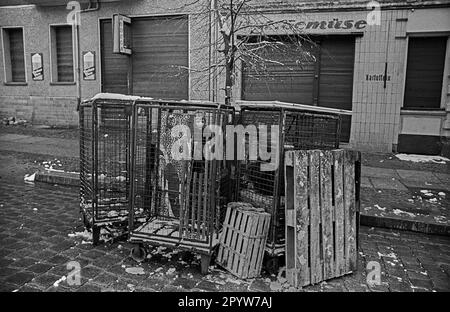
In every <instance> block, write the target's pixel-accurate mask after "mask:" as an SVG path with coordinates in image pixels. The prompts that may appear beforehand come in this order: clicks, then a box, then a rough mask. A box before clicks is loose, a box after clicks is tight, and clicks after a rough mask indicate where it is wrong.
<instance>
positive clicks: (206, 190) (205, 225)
mask: <svg viewBox="0 0 450 312" xmlns="http://www.w3.org/2000/svg"><path fill="white" fill-rule="evenodd" d="M208 168H209V163H208V162H207V161H205V182H204V194H205V195H204V197H203V235H205V236H209V228H208V226H209V222H208V209H209V200H208V199H209V196H208V193H209V191H210V185H209V170H208Z"/></svg>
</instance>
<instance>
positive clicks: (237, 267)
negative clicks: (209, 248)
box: [216, 203, 270, 279]
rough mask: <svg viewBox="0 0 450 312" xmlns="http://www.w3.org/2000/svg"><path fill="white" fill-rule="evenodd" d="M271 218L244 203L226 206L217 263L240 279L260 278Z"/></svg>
mask: <svg viewBox="0 0 450 312" xmlns="http://www.w3.org/2000/svg"><path fill="white" fill-rule="evenodd" d="M269 225H270V214H268V213H266V212H264V209H261V208H260V209H255V208H253V207H252V206H251V205H250V204H246V203H229V204H228V208H227V213H226V216H225V221H224V224H223V230H222V233H221V236H220V238H219V252H218V256H217V259H216V262H217V263H218V264H219V265H220V266H222V267H224V268H225V269H226V270H228V271H229V272H230V273H231V274H233V275H235V276H237V277H239V278H244V279H245V278H254V277H257V276H259V274H260V272H261V267H262V261H263V257H264V250H265V246H266V240H267V235H268V233H269Z"/></svg>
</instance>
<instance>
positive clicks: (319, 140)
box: [236, 101, 351, 272]
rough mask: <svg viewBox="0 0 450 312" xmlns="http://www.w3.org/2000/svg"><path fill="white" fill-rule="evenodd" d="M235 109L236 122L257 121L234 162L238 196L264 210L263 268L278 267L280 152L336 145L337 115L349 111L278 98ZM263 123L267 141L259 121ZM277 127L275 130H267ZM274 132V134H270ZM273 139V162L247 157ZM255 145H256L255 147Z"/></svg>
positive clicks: (241, 103)
mask: <svg viewBox="0 0 450 312" xmlns="http://www.w3.org/2000/svg"><path fill="white" fill-rule="evenodd" d="M237 107H239V110H240V114H239V117H238V122H237V123H239V124H241V125H242V126H244V127H248V126H251V125H254V126H256V128H257V132H258V134H257V135H258V138H257V140H252V142H250V141H249V138H250V137H249V136H247V137H246V144H245V145H246V146H245V159H244V160H243V161H240V165H239V166H238V173H237V175H238V177H239V178H238V179H237V188H236V189H237V196H238V200H239V201H243V202H248V203H251V204H252V205H254V206H255V207H261V208H264V209H265V210H266V212H269V213H270V214H271V215H272V217H271V225H270V230H269V237H268V239H267V245H266V261H265V267H266V269H268V270H269V271H270V272H276V271H278V266H279V263H278V261H279V256H281V255H283V254H284V250H285V249H284V248H285V233H284V223H285V212H284V169H283V168H284V163H283V162H284V155H285V151H286V150H292V149H296V150H298V149H334V148H338V147H339V137H340V122H341V117H340V115H341V114H351V113H350V112H348V111H343V110H337V109H329V108H323V107H314V106H308V105H301V104H291V103H282V102H264V101H256V102H247V101H239V102H237ZM260 125H263V126H266V129H267V133H266V134H265V136H266V137H267V140H264V139H261V138H262V137H263V135H264V134H263V133H262V132H261V130H260V128H259V126H260ZM272 126H278V129H279V131H278V134H274V133H271V128H272ZM274 135H275V136H274ZM272 140H278V142H279V144H278V147H279V148H278V155H277V156H278V166H276V167H274V168H273V169H272V170H267V168H266V169H262V168H263V167H262V165H264V164H266V163H267V162H268V161H267V160H264V159H262V158H260V157H259V156H258V157H257V158H256V159H255V158H254V157H253V159H251V157H249V151H250V150H251V148H256V150H258V151H261V150H263V151H271V147H270V146H271V143H272ZM255 145H256V146H255Z"/></svg>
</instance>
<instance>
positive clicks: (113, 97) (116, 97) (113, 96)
mask: <svg viewBox="0 0 450 312" xmlns="http://www.w3.org/2000/svg"><path fill="white" fill-rule="evenodd" d="M95 99H104V100H123V101H136V100H144V101H150V100H153V98H151V97H141V96H136V95H124V94H119V93H97V94H96V95H95V96H94V97H93V98H92V99H91V100H95Z"/></svg>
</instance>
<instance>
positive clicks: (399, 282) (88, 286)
mask: <svg viewBox="0 0 450 312" xmlns="http://www.w3.org/2000/svg"><path fill="white" fill-rule="evenodd" d="M82 231H83V228H82V226H81V221H80V220H79V215H78V193H77V190H76V189H73V188H72V189H70V188H63V187H60V186H52V185H27V184H23V183H10V184H8V182H5V180H2V182H0V290H2V291H17V290H18V291H298V290H295V289H293V288H290V287H289V286H288V285H287V283H286V280H285V279H284V278H283V277H282V275H280V276H278V277H277V276H273V275H272V276H271V275H268V274H266V273H264V274H263V276H262V277H261V278H258V279H253V280H248V281H241V280H238V279H236V278H234V277H232V276H231V275H230V274H228V273H226V272H225V271H223V270H221V269H220V268H219V267H216V266H212V267H211V268H210V271H211V273H210V274H208V275H206V276H202V275H201V274H200V272H199V262H200V261H199V259H198V258H197V256H196V255H193V254H190V253H185V252H177V251H171V250H168V249H165V250H164V249H163V248H154V249H153V251H152V253H151V254H152V257H151V258H150V259H148V260H147V261H145V262H144V263H143V264H142V265H140V268H141V269H136V267H138V265H137V264H136V263H135V262H134V261H133V260H131V259H129V257H128V254H129V250H130V245H129V244H127V243H125V242H115V243H104V244H102V245H100V246H97V247H93V246H92V245H91V244H90V243H89V242H88V241H87V238H85V237H82V236H79V235H77V234H76V233H79V232H82ZM70 261H77V262H78V263H79V264H80V266H81V280H80V285H74V286H69V284H68V283H67V280H64V279H65V277H66V276H67V275H68V274H69V272H71V270H68V269H67V263H69V262H70ZM369 261H377V262H378V263H379V264H380V265H381V272H382V276H381V285H378V286H369V285H368V284H367V282H366V275H367V272H369V271H370V270H366V265H367V264H368V263H369ZM72 272H73V271H72ZM55 285H56V286H55ZM448 290H450V238H449V237H441V236H432V235H426V234H418V233H410V232H401V231H393V230H384V229H375V228H368V227H362V228H361V233H360V257H359V262H358V270H357V272H356V273H354V274H351V275H348V276H345V277H342V278H337V279H334V280H331V281H328V282H324V283H321V284H319V285H314V286H310V287H306V288H304V289H303V291H448Z"/></svg>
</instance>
